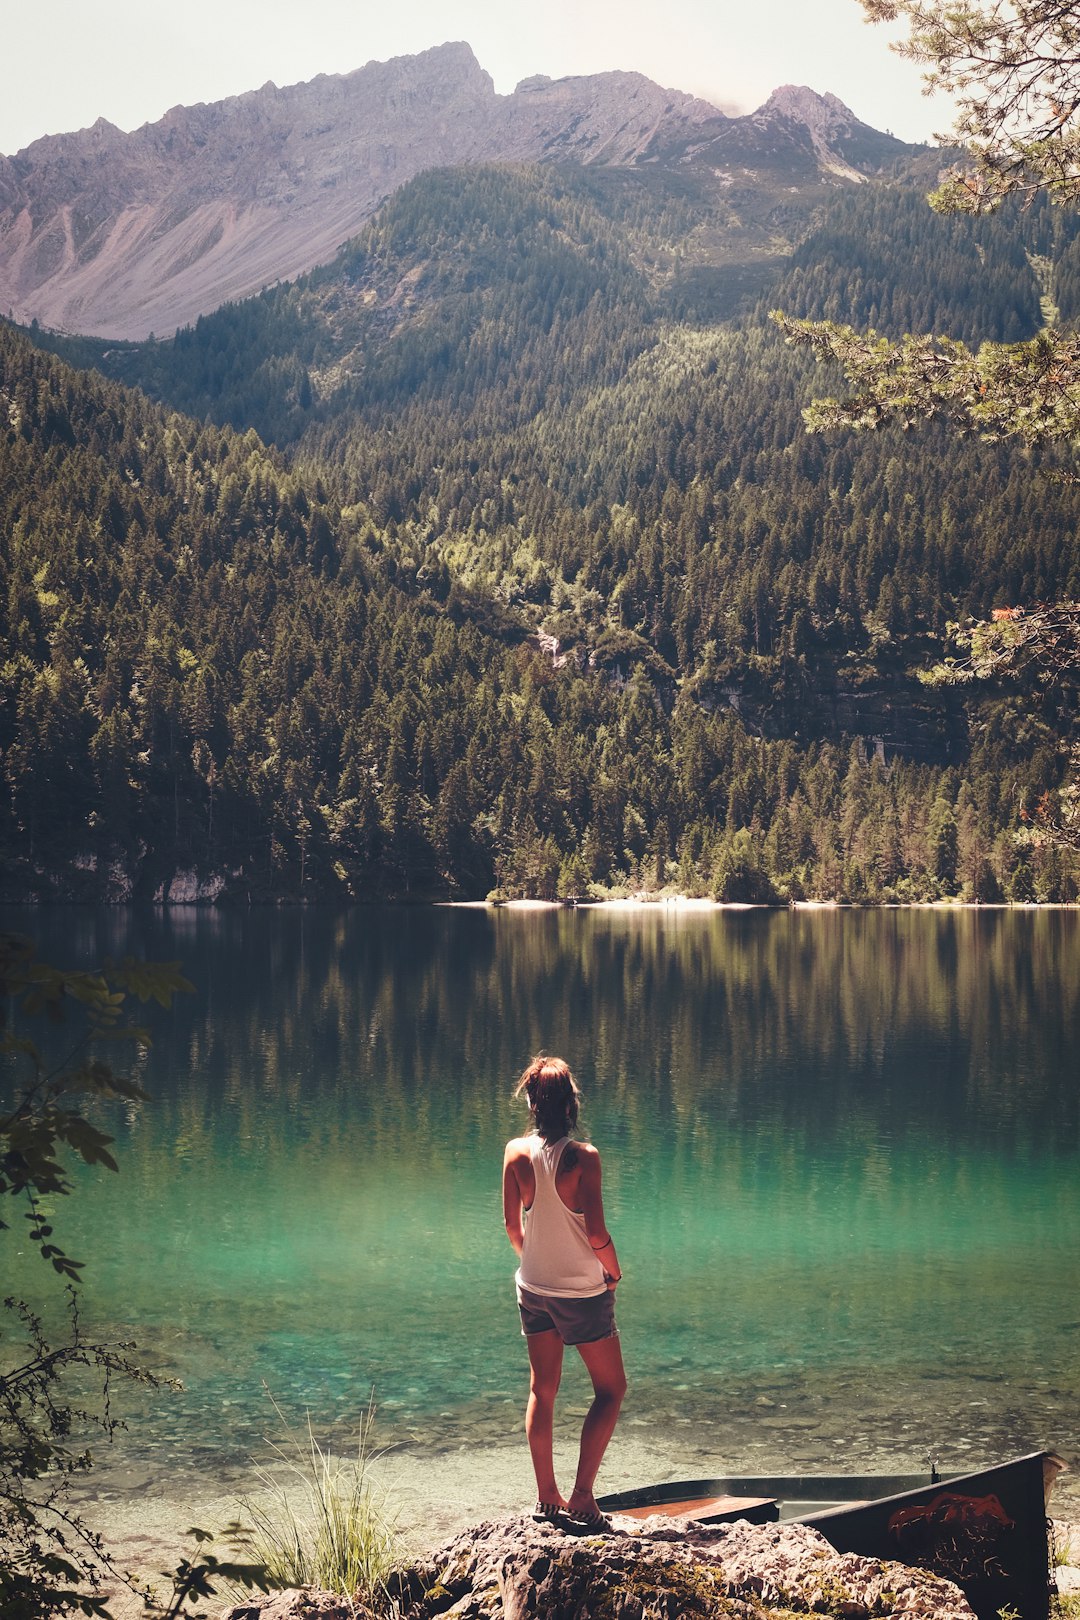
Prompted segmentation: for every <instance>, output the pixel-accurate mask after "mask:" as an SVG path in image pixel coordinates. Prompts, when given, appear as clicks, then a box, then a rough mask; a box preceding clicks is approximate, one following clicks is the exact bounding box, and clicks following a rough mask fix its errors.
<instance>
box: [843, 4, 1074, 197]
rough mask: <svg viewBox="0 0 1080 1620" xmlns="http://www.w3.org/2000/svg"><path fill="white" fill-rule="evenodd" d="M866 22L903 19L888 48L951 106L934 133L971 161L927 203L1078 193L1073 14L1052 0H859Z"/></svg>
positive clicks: (927, 87) (1071, 8) (1069, 9)
mask: <svg viewBox="0 0 1080 1620" xmlns="http://www.w3.org/2000/svg"><path fill="white" fill-rule="evenodd" d="M860 3H861V5H862V8H863V10H864V12H865V13H866V15H867V17H868V18H869V19H870V21H871V22H896V21H897V20H899V19H903V20H905V21H906V22H907V23H908V27H909V32H908V37H907V38H906V39H905V40H902V41H899V42H897V43H896V44H895V45H894V46H893V49H894V50H895V51H896V52H897V53H898V54H899V55H901V56H905V57H907V58H908V59H909V60H910V61H914V62H921V63H923V64H924V65H925V66H926V67H927V70H928V71H927V72H926V74H925V75H924V84H925V87H926V93H927V95H932V94H933V93H934V92H936V91H944V92H945V93H946V94H948V95H950V96H951V97H952V98H953V100H954V102H955V105H956V109H957V112H956V119H955V122H954V124H953V128H952V130H951V131H949V132H947V133H944V134H941V135H939V136H938V137H937V139H938V140H941V141H945V142H956V143H959V144H960V145H962V146H964V147H965V148H966V150H967V152H968V153H969V155H970V159H971V163H970V165H969V166H968V167H967V168H966V169H958V170H956V171H955V172H954V173H953V174H952V175H951V176H950V177H949V179H947V180H946V182H945V183H944V185H943V186H942V187H941V189H940V190H939V191H938V192H936V193H935V194H934V195H933V197H932V199H931V201H932V202H933V204H934V206H935V207H936V208H938V209H939V210H941V211H942V212H963V213H985V212H987V211H989V210H991V209H993V208H995V207H997V205H998V204H999V203H1000V202H1001V201H1002V199H1003V198H1004V197H1006V196H1008V195H1010V194H1012V193H1017V194H1019V195H1021V196H1024V197H1027V198H1031V197H1033V196H1034V195H1035V193H1036V192H1037V191H1040V190H1045V191H1046V192H1047V193H1048V194H1049V196H1050V197H1051V199H1052V200H1053V201H1054V202H1057V203H1064V204H1072V203H1075V202H1076V201H1077V200H1078V199H1080V131H1078V130H1077V127H1076V126H1077V115H1078V113H1080V14H1078V12H1077V8H1076V6H1075V5H1071V4H1060V3H1059V0H860Z"/></svg>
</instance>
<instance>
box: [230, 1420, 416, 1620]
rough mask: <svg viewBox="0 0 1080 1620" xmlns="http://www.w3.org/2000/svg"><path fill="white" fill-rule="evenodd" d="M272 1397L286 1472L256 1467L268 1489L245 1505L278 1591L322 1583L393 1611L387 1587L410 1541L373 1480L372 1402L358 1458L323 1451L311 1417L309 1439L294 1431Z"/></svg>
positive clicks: (257, 1548)
mask: <svg viewBox="0 0 1080 1620" xmlns="http://www.w3.org/2000/svg"><path fill="white" fill-rule="evenodd" d="M268 1393H269V1392H268ZM270 1399H271V1401H272V1402H273V1405H274V1410H275V1411H276V1412H277V1415H278V1417H279V1418H280V1420H281V1424H282V1428H283V1429H284V1431H285V1439H284V1440H283V1442H282V1443H281V1444H280V1445H279V1444H276V1443H274V1442H270V1449H271V1451H272V1453H273V1454H274V1458H275V1459H276V1461H277V1463H278V1464H283V1465H284V1468H283V1469H282V1468H281V1467H276V1468H275V1467H273V1464H269V1465H267V1466H266V1467H256V1469H255V1477H256V1479H257V1480H258V1481H259V1483H260V1485H261V1486H262V1490H261V1492H260V1493H259V1494H258V1495H256V1496H254V1497H248V1498H245V1499H244V1500H243V1503H242V1508H243V1513H244V1515H245V1518H246V1522H247V1523H248V1524H249V1525H250V1526H251V1545H252V1551H253V1553H254V1554H255V1556H256V1557H257V1558H258V1559H259V1560H260V1561H261V1562H262V1563H263V1564H265V1566H266V1571H267V1576H268V1579H269V1580H270V1582H271V1584H272V1585H273V1586H275V1587H279V1588H285V1587H292V1586H318V1587H321V1588H322V1589H323V1590H324V1591H327V1592H334V1593H340V1594H342V1595H344V1596H347V1597H358V1598H360V1599H362V1601H363V1602H364V1603H365V1604H366V1605H367V1606H368V1607H369V1608H372V1609H374V1610H376V1611H379V1610H384V1609H385V1610H389V1608H390V1600H389V1596H388V1593H387V1582H388V1580H389V1578H390V1576H391V1574H392V1573H393V1572H394V1571H395V1570H397V1569H400V1568H401V1567H402V1564H403V1563H404V1542H403V1538H402V1535H401V1533H400V1531H399V1530H398V1528H397V1525H396V1522H395V1518H394V1515H393V1513H392V1512H391V1511H390V1510H389V1509H388V1506H387V1501H386V1497H385V1493H383V1492H382V1491H381V1490H379V1489H377V1488H376V1487H374V1486H373V1485H372V1483H371V1480H370V1478H369V1477H368V1469H369V1465H370V1464H371V1462H372V1461H373V1460H374V1458H375V1457H376V1456H377V1455H378V1453H375V1452H373V1451H372V1449H371V1431H372V1425H373V1423H374V1420H375V1403H374V1397H372V1399H371V1401H369V1403H368V1408H367V1411H366V1412H365V1413H364V1414H363V1416H362V1418H361V1420H360V1438H359V1440H358V1442H357V1448H356V1457H355V1459H351V1458H350V1459H346V1458H341V1457H337V1456H335V1455H334V1453H333V1452H332V1451H330V1450H329V1449H326V1450H324V1449H323V1447H322V1446H321V1445H320V1444H319V1442H318V1440H317V1439H316V1438H315V1435H314V1433H313V1431H312V1427H311V1417H310V1415H309V1416H308V1418H307V1421H306V1434H303V1435H301V1434H297V1433H295V1432H294V1430H293V1429H292V1428H291V1427H290V1425H289V1423H288V1421H287V1419H286V1417H285V1414H284V1413H283V1412H282V1410H281V1408H280V1406H278V1403H277V1402H276V1401H275V1400H274V1398H273V1396H272V1395H271V1396H270ZM271 1469H272V1470H273V1471H271Z"/></svg>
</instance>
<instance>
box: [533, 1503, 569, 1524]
mask: <svg viewBox="0 0 1080 1620" xmlns="http://www.w3.org/2000/svg"><path fill="white" fill-rule="evenodd" d="M532 1516H533V1518H534V1519H539V1520H543V1519H546V1520H547V1522H548V1523H549V1524H561V1523H562V1522H563V1519H564V1518H565V1516H566V1509H565V1508H564V1507H563V1505H562V1503H561V1502H537V1504H536V1506H535V1507H534V1508H533V1510H532Z"/></svg>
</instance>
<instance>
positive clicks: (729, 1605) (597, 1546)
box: [223, 1517, 972, 1620]
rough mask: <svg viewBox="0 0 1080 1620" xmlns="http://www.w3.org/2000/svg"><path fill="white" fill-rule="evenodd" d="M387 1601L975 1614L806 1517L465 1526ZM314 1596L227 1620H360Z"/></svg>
mask: <svg viewBox="0 0 1080 1620" xmlns="http://www.w3.org/2000/svg"><path fill="white" fill-rule="evenodd" d="M392 1596H393V1597H394V1598H395V1599H396V1602H397V1605H398V1612H399V1613H400V1614H401V1615H402V1616H403V1617H405V1620H435V1617H436V1616H439V1617H447V1620H676V1617H678V1620H683V1617H684V1616H685V1617H687V1620H691V1617H693V1616H702V1617H703V1620H705V1617H711V1616H721V1615H722V1616H730V1617H731V1620H759V1617H760V1620H767V1617H768V1616H770V1615H774V1614H777V1613H784V1614H791V1613H795V1614H807V1613H814V1614H819V1615H833V1616H836V1617H837V1620H875V1617H879V1616H891V1617H892V1616H895V1617H901V1616H903V1617H908V1616H910V1617H911V1620H972V1610H971V1608H970V1607H969V1605H968V1603H967V1600H966V1599H965V1597H964V1595H963V1593H962V1592H961V1591H960V1589H959V1588H958V1587H956V1586H954V1585H953V1584H952V1582H951V1581H946V1580H943V1579H942V1578H941V1577H940V1576H936V1575H931V1574H929V1573H928V1572H927V1571H925V1570H921V1569H913V1568H909V1567H908V1566H907V1565H905V1564H898V1563H892V1562H888V1561H885V1560H882V1559H877V1558H863V1557H860V1556H857V1555H856V1554H854V1553H838V1552H836V1551H835V1550H834V1549H833V1548H832V1547H830V1545H829V1543H828V1542H827V1541H826V1540H825V1539H824V1537H823V1536H822V1535H820V1534H819V1533H818V1531H816V1530H813V1529H811V1527H810V1526H809V1525H802V1524H767V1525H752V1524H747V1523H746V1522H745V1521H740V1522H738V1523H735V1524H722V1525H700V1524H696V1523H694V1522H693V1521H691V1520H685V1519H683V1520H680V1519H674V1520H673V1519H661V1518H653V1519H648V1520H644V1521H640V1520H634V1519H626V1518H622V1519H620V1518H618V1517H616V1518H615V1521H614V1531H613V1533H610V1534H602V1535H601V1534H596V1533H594V1532H591V1531H582V1530H580V1529H576V1528H571V1527H569V1526H565V1525H563V1524H550V1523H547V1522H545V1521H539V1522H537V1521H535V1520H533V1519H531V1518H513V1519H500V1520H494V1521H489V1522H486V1523H483V1524H478V1525H474V1526H473V1527H471V1528H470V1529H468V1530H464V1531H462V1532H461V1533H460V1534H459V1535H457V1536H455V1537H454V1539H453V1540H452V1541H450V1542H448V1543H447V1544H446V1545H445V1546H444V1547H442V1548H440V1549H439V1550H438V1551H436V1552H433V1553H430V1554H428V1555H427V1556H426V1557H425V1558H424V1559H423V1560H422V1561H421V1562H419V1563H417V1564H416V1565H414V1566H413V1567H411V1568H409V1569H407V1570H405V1571H404V1572H403V1573H402V1575H401V1576H400V1577H399V1578H398V1579H397V1580H395V1582H394V1583H393V1589H392ZM327 1601H329V1602H330V1604H333V1603H334V1602H335V1601H337V1602H338V1603H340V1602H341V1600H332V1599H331V1600H327V1597H326V1594H324V1593H322V1594H320V1593H315V1592H310V1591H309V1592H307V1593H303V1592H292V1593H278V1594H276V1595H275V1596H274V1597H273V1598H269V1599H263V1600H260V1601H257V1602H252V1603H248V1604H240V1605H238V1606H236V1607H234V1608H232V1609H229V1610H228V1611H227V1613H226V1615H225V1616H224V1617H223V1620H308V1617H310V1620H316V1617H319V1620H339V1616H340V1620H345V1617H346V1616H348V1617H349V1620H356V1617H358V1616H363V1615H365V1614H366V1612H367V1611H366V1610H365V1609H364V1608H363V1607H362V1606H357V1607H349V1606H348V1605H345V1606H342V1607H338V1608H334V1607H332V1606H331V1607H325V1606H322V1605H324V1604H326V1603H327Z"/></svg>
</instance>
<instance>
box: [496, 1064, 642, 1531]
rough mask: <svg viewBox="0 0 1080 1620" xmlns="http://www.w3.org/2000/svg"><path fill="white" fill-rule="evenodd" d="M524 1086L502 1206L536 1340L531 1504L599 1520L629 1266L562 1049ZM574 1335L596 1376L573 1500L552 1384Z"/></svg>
mask: <svg viewBox="0 0 1080 1620" xmlns="http://www.w3.org/2000/svg"><path fill="white" fill-rule="evenodd" d="M523 1092H524V1094H525V1100H526V1102H527V1103H528V1105H529V1113H530V1115H531V1116H532V1127H533V1128H532V1131H531V1132H530V1134H529V1135H528V1136H518V1137H515V1138H514V1140H513V1141H512V1142H508V1143H507V1144H506V1154H505V1156H504V1158H503V1218H504V1220H505V1222H506V1233H507V1236H508V1237H509V1239H510V1242H511V1243H512V1244H513V1246H514V1250H515V1252H516V1253H517V1254H519V1255H520V1256H521V1265H520V1267H519V1269H518V1272H517V1277H516V1282H517V1298H518V1306H519V1308H520V1311H521V1331H522V1333H523V1334H524V1335H525V1342H526V1344H527V1345H528V1347H529V1368H530V1373H531V1380H530V1387H529V1404H528V1406H527V1408H526V1410H525V1433H526V1434H527V1436H528V1439H529V1451H530V1453H531V1455H532V1464H533V1470H534V1472H535V1474H536V1493H537V1503H536V1509H535V1511H536V1513H537V1514H538V1515H539V1516H541V1517H543V1518H547V1519H555V1518H558V1516H559V1515H560V1514H561V1513H565V1514H567V1515H568V1516H569V1517H570V1518H572V1519H574V1520H575V1521H576V1522H578V1523H580V1524H587V1525H590V1526H593V1527H601V1526H604V1525H606V1524H607V1520H606V1519H605V1518H604V1515H603V1514H602V1513H601V1511H600V1509H599V1508H598V1507H597V1505H596V1497H595V1496H594V1495H593V1486H594V1484H595V1483H596V1475H597V1471H598V1469H599V1467H600V1461H601V1458H602V1457H603V1455H604V1452H605V1450H606V1449H607V1443H608V1441H609V1440H610V1439H611V1436H612V1432H613V1430H614V1428H615V1423H616V1420H617V1418H618V1416H619V1408H620V1406H621V1405H622V1400H623V1396H624V1395H625V1394H626V1375H625V1373H624V1372H623V1363H622V1350H621V1348H620V1345H619V1330H618V1328H617V1327H616V1326H615V1289H616V1286H617V1285H618V1283H619V1281H620V1279H621V1277H622V1273H621V1272H620V1270H619V1260H618V1256H617V1255H616V1253H615V1245H614V1244H613V1243H612V1241H611V1236H610V1234H609V1232H608V1229H607V1226H606V1225H605V1222H604V1201H603V1198H602V1196H601V1192H600V1155H599V1153H597V1151H596V1149H595V1148H594V1147H593V1146H592V1145H591V1143H589V1142H575V1141H574V1140H573V1139H572V1137H571V1132H572V1131H573V1130H574V1127H575V1126H576V1124H577V1117H578V1106H579V1102H580V1096H581V1094H580V1092H579V1091H578V1088H577V1085H576V1083H575V1081H574V1077H573V1075H572V1074H571V1073H570V1070H569V1069H568V1068H567V1066H566V1064H565V1063H564V1062H563V1060H562V1059H561V1058H549V1057H537V1058H534V1059H533V1061H532V1062H531V1063H530V1064H529V1067H528V1068H527V1069H526V1070H525V1073H524V1074H523V1075H522V1077H521V1079H520V1081H519V1082H518V1086H517V1090H516V1091H515V1092H514V1095H515V1097H520V1096H521V1094H522V1093H523ZM526 1215H527V1216H528V1219H527V1220H526V1219H525V1218H524V1217H525V1216H526ZM567 1344H572V1345H574V1346H575V1348H576V1349H577V1352H578V1354H579V1355H580V1357H581V1359H582V1361H583V1362H584V1363H585V1366H586V1368H587V1370H588V1373H589V1377H590V1378H591V1379H592V1386H593V1401H592V1405H591V1406H590V1407H589V1410H588V1412H587V1413H586V1416H585V1422H584V1425H583V1426H582V1430H581V1448H580V1453H579V1456H578V1468H577V1478H576V1479H575V1481H574V1489H573V1490H572V1491H571V1493H570V1497H569V1500H566V1499H564V1497H563V1495H562V1493H561V1492H560V1490H559V1487H558V1486H557V1485H556V1483H555V1464H554V1460H553V1458H552V1425H553V1419H554V1411H555V1395H556V1392H557V1391H558V1388H559V1379H560V1377H561V1375H562V1359H563V1346H564V1345H567Z"/></svg>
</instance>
